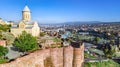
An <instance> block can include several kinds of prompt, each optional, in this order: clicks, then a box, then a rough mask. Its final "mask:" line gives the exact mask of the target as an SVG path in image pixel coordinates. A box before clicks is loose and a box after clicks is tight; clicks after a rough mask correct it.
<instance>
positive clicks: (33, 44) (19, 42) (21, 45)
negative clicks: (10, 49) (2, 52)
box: [14, 31, 38, 52]
mask: <svg viewBox="0 0 120 67" xmlns="http://www.w3.org/2000/svg"><path fill="white" fill-rule="evenodd" d="M14 46H15V47H17V48H18V49H20V50H22V51H24V52H26V51H29V50H36V49H38V45H37V39H36V37H33V36H32V35H31V34H28V33H26V32H25V31H23V32H22V34H21V35H20V36H19V37H17V38H16V39H15V41H14Z"/></svg>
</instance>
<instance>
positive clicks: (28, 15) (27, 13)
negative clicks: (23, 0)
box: [22, 6, 31, 21]
mask: <svg viewBox="0 0 120 67" xmlns="http://www.w3.org/2000/svg"><path fill="white" fill-rule="evenodd" d="M22 20H24V21H30V20H31V12H30V9H29V8H28V6H25V7H24V9H23V11H22Z"/></svg>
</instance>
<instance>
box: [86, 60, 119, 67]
mask: <svg viewBox="0 0 120 67" xmlns="http://www.w3.org/2000/svg"><path fill="white" fill-rule="evenodd" d="M84 67H120V64H118V63H116V62H114V61H113V60H108V61H101V62H86V63H85V65H84Z"/></svg>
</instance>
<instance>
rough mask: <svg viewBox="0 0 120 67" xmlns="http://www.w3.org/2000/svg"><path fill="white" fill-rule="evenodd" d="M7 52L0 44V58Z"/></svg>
mask: <svg viewBox="0 0 120 67" xmlns="http://www.w3.org/2000/svg"><path fill="white" fill-rule="evenodd" d="M7 53H8V49H7V47H3V46H0V58H1V57H2V56H5V55H6V54H7Z"/></svg>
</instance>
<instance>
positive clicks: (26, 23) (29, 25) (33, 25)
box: [11, 6, 40, 37]
mask: <svg viewBox="0 0 120 67" xmlns="http://www.w3.org/2000/svg"><path fill="white" fill-rule="evenodd" d="M22 31H26V32H27V33H30V34H32V35H33V36H35V37H38V36H39V33H40V28H39V26H38V23H37V22H36V21H32V20H31V12H30V9H29V8H28V6H25V7H24V9H23V11H22V20H21V21H20V22H19V24H17V25H15V24H13V26H12V27H11V33H12V34H13V35H14V36H15V37H17V36H18V35H20V34H21V33H22Z"/></svg>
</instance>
